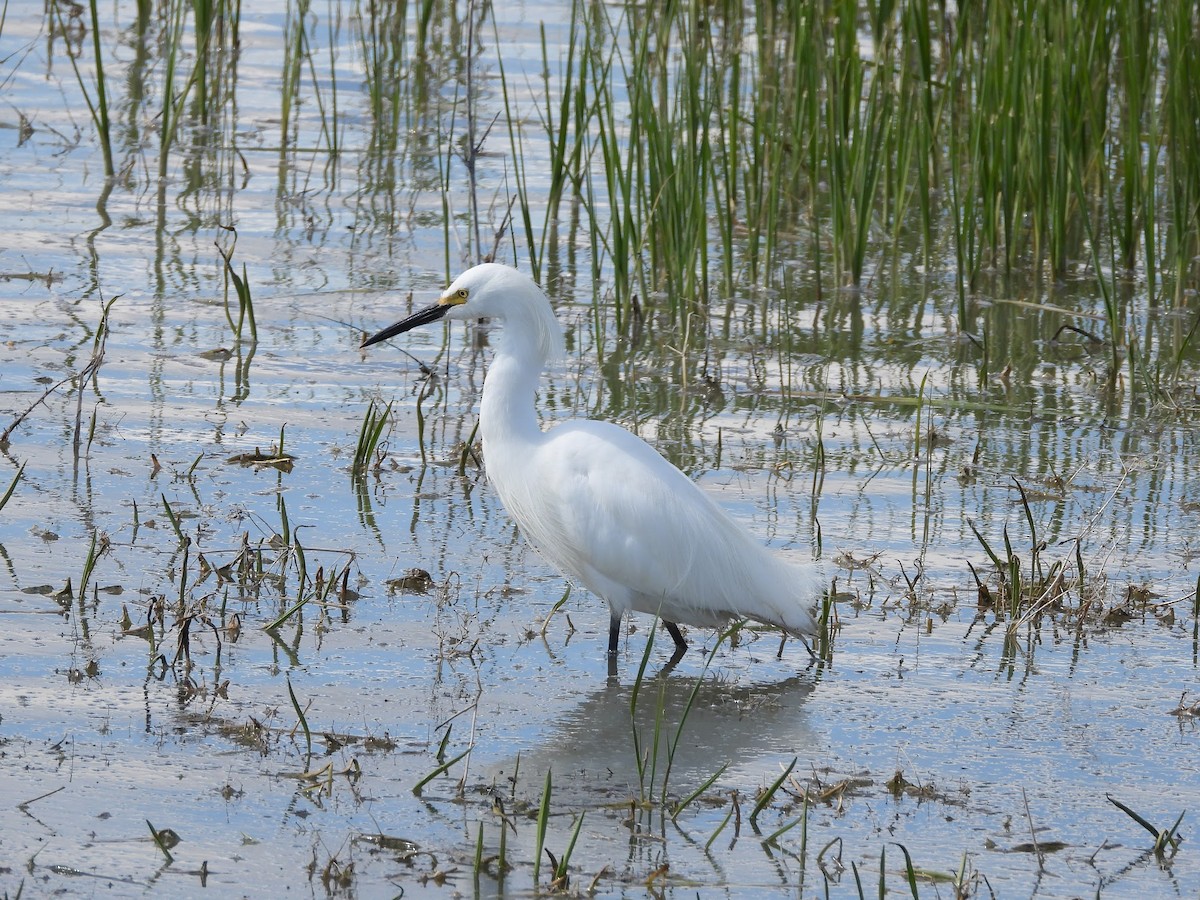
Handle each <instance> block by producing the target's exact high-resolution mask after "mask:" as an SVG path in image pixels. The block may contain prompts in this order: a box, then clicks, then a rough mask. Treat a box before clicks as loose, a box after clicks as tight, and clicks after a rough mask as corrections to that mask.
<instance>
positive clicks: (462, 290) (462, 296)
mask: <svg viewBox="0 0 1200 900" xmlns="http://www.w3.org/2000/svg"><path fill="white" fill-rule="evenodd" d="M458 299H459V300H462V301H463V302H466V299H467V289H466V288H459V289H458Z"/></svg>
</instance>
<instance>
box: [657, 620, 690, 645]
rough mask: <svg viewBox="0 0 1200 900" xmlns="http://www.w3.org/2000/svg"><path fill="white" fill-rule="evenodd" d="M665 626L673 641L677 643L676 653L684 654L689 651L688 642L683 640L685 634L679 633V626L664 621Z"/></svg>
mask: <svg viewBox="0 0 1200 900" xmlns="http://www.w3.org/2000/svg"><path fill="white" fill-rule="evenodd" d="M663 625H664V626H666V629H667V633H668V634H669V635H671V640H673V641H674V642H675V652H676V653H683V651H684V650H686V649H687V641H685V640H684V639H683V634H681V633H680V631H679V626H678V625H676V624H675V623H674V622H668V621H666V620H665V619H664V620H663Z"/></svg>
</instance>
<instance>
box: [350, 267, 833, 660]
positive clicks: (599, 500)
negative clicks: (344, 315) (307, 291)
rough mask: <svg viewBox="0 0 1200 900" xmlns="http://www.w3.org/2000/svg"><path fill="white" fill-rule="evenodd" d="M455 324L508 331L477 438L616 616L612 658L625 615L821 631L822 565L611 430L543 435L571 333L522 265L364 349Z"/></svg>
mask: <svg viewBox="0 0 1200 900" xmlns="http://www.w3.org/2000/svg"><path fill="white" fill-rule="evenodd" d="M443 317H445V318H447V319H482V318H487V319H495V320H497V321H499V322H500V323H501V324H502V330H501V332H500V334H499V336H498V338H497V340H496V354H495V359H494V360H493V362H492V365H491V367H490V368H489V370H488V373H487V377H486V379H485V381H484V386H483V400H482V402H481V405H480V413H479V430H480V434H481V436H482V438H483V453H484V460H485V465H486V467H487V474H488V478H489V480H490V481H491V483H492V485H493V486H494V487H495V489H496V493H498V494H499V495H500V500H501V502H503V504H504V507H505V509H506V510H508V513H509V515H511V516H512V518H513V520H514V521H515V522H516V523H517V525H518V526H519V527H520V529H521V531H522V533H523V534H524V535H525V536H526V538H528V539H529V540H530V542H532V543H533V545H534V546H535V547H536V548H537V549H538V550H539V551H540V552H541V554H542V555H543V556H545V557H546V559H547V560H549V561H550V562H551V563H553V564H554V565H555V566H556V567H557V568H559V569H560V570H561V571H562V572H563V573H564V574H566V575H568V576H569V577H571V578H574V579H576V580H578V581H579V582H581V583H582V584H583V585H584V586H585V587H587V588H588V589H589V590H591V591H592V592H593V593H595V594H598V595H599V596H600V597H602V598H603V599H604V600H605V601H606V602H607V603H608V606H609V610H610V628H609V646H608V651H609V654H610V655H615V654H616V652H617V643H618V640H619V636H620V624H621V618H622V616H623V615H624V614H625V613H626V612H628V611H630V610H632V611H636V612H641V613H647V614H649V615H658V616H660V617H661V619H662V621H663V623H664V625H666V627H667V629H668V630H669V631H670V633H671V636H672V638H673V639H674V641H675V644H676V647H677V654H676V655H677V656H678V654H679V653H681V652H682V651H683V650H684V649H685V648H686V646H687V644H686V642H685V641H684V639H683V636H682V635H681V634H680V631H679V629H678V627H677V624H678V623H684V624H688V625H700V626H706V627H715V626H720V625H723V624H725V623H727V622H729V621H730V620H731V619H740V618H748V619H753V620H755V621H758V622H762V623H765V624H768V625H775V626H778V627H779V628H781V629H782V630H784V631H785V632H787V633H788V634H791V635H794V636H796V637H799V638H802V639H804V638H808V637H811V636H813V635H815V634H816V631H817V624H816V615H817V606H818V603H819V602H820V599H821V596H822V594H823V592H824V589H825V577H824V573H823V571H822V568H821V566H820V565H819V564H818V563H808V564H794V563H789V562H786V561H784V560H783V559H781V558H779V557H778V556H775V555H774V554H773V553H771V552H769V551H768V550H767V549H766V548H765V547H763V546H762V545H761V544H760V543H759V542H758V541H757V540H755V539H754V538H753V537H752V536H751V535H750V534H749V533H747V532H746V531H745V530H744V529H743V528H742V527H741V526H740V525H738V524H737V523H736V522H734V521H733V520H732V519H731V518H730V517H729V516H728V515H727V514H726V513H725V512H724V511H723V510H722V509H721V508H720V507H718V506H717V505H716V504H715V503H714V502H713V501H712V500H711V499H710V498H709V497H708V495H707V494H705V493H704V491H702V490H701V489H700V488H699V487H697V486H696V485H695V484H694V483H692V481H691V480H690V479H688V477H687V476H686V475H684V474H683V473H682V472H680V471H679V470H678V469H677V468H675V467H674V466H673V465H671V464H670V463H669V462H667V461H666V460H665V459H663V457H662V456H660V455H659V454H658V453H657V452H656V451H655V450H654V448H652V447H651V446H650V445H649V444H647V443H646V442H645V441H643V440H641V438H638V437H637V436H635V435H633V434H631V433H630V432H628V431H626V430H625V429H623V428H621V427H619V426H617V425H613V424H612V423H609V422H601V421H596V420H591V419H580V420H575V421H571V422H564V423H562V424H559V425H556V426H554V427H552V428H550V429H549V430H548V431H542V430H541V428H540V427H539V425H538V420H537V413H536V410H535V409H534V395H535V393H536V391H537V384H538V379H539V377H540V375H541V372H542V370H543V368H544V367H545V364H546V362H547V360H549V359H550V358H552V357H553V356H555V355H557V354H558V353H560V352H561V349H562V330H561V328H560V326H559V324H558V321H557V319H556V318H555V316H554V310H553V309H552V308H551V306H550V302H549V300H547V298H546V295H545V294H544V293H543V292H542V290H541V288H539V287H538V286H537V285H536V284H535V283H534V282H533V281H532V280H531V279H530V278H529V277H527V276H526V275H524V274H522V273H521V272H518V271H517V270H516V269H513V268H510V267H508V266H503V265H499V264H496V263H485V264H483V265H479V266H475V267H474V268H472V269H468V270H467V271H466V272H464V273H463V274H462V275H460V276H459V277H458V278H456V279H455V280H454V283H453V284H451V285H450V287H449V288H447V289H446V291H445V293H444V294H443V295H442V297H441V298H440V299H439V300H438V302H437V303H436V304H435V305H434V306H431V307H429V308H427V309H424V310H421V311H420V312H417V313H414V314H413V315H411V316H409V317H408V318H406V319H404V320H403V321H401V322H398V323H396V324H395V325H392V326H391V327H390V328H385V329H384V330H383V331H380V332H378V333H377V334H375V335H372V336H371V337H369V338H367V339H366V340H365V341H363V346H364V347H366V346H369V345H371V344H374V343H377V342H379V341H382V340H386V339H387V338H390V337H394V336H395V335H397V334H402V333H403V332H405V331H408V330H410V329H412V328H415V327H417V326H419V325H424V324H427V323H429V322H433V321H436V320H438V319H440V318H443Z"/></svg>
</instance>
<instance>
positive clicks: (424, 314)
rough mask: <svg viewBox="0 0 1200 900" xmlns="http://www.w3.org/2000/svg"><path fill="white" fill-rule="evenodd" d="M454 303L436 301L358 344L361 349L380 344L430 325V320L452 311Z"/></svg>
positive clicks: (434, 320)
mask: <svg viewBox="0 0 1200 900" xmlns="http://www.w3.org/2000/svg"><path fill="white" fill-rule="evenodd" d="M451 305H452V304H449V303H445V304H439V303H435V304H434V305H433V306H429V307H426V308H425V309H423V310H421V311H420V312H415V313H413V314H412V315H411V316H409V317H408V318H407V319H404V320H402V321H400V322H397V323H396V324H395V325H389V326H388V327H387V328H385V329H383V331H377V332H375V333H374V334H373V335H371V336H370V337H369V338H367V339H366V340H364V341H363V342H362V343H361V344H359V345H358V348H359V349H360V350H362V349H364V348H366V347H370V346H371V345H372V344H378V343H379V342H380V341H386V340H387V339H388V338H394V337H395V336H396V335H398V334H404V332H406V331H411V330H412V329H414V328H418V327H420V326H421V325H428V324H429V323H430V322H436V321H437V320H438V319H440V318H441V317H442V316H444V315H445V314H446V313H448V312H450V307H451Z"/></svg>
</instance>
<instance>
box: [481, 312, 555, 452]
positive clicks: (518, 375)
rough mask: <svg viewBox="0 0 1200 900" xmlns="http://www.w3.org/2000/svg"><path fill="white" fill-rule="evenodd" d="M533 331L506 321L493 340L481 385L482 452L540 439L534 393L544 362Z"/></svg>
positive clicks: (540, 432)
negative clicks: (488, 365) (488, 366)
mask: <svg viewBox="0 0 1200 900" xmlns="http://www.w3.org/2000/svg"><path fill="white" fill-rule="evenodd" d="M545 361H546V360H545V353H544V351H543V350H542V348H541V347H539V346H538V344H537V341H536V340H535V337H534V333H533V332H531V331H529V330H525V329H522V328H521V327H520V324H519V323H512V322H509V323H506V325H505V327H504V329H503V330H502V331H501V332H500V334H499V335H498V337H497V341H496V355H495V358H494V359H493V360H492V365H491V367H490V368H489V369H488V373H487V379H486V380H485V381H484V384H483V399H482V400H481V401H480V404H479V431H480V435H481V436H482V438H483V446H484V454H485V455H487V453H488V452H489V451H488V447H489V445H491V446H494V447H502V446H503V447H512V446H514V445H516V446H519V445H520V444H523V443H532V442H535V441H538V440H540V438H541V434H542V431H541V428H540V426H539V425H538V418H537V410H536V409H535V408H534V402H533V401H534V395H535V394H536V393H537V386H538V378H539V376H540V375H541V372H542V367H543V365H544V364H545Z"/></svg>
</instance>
